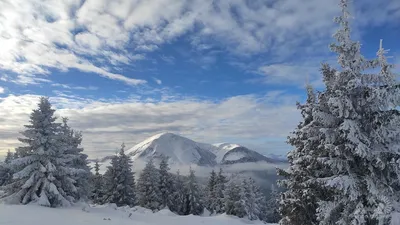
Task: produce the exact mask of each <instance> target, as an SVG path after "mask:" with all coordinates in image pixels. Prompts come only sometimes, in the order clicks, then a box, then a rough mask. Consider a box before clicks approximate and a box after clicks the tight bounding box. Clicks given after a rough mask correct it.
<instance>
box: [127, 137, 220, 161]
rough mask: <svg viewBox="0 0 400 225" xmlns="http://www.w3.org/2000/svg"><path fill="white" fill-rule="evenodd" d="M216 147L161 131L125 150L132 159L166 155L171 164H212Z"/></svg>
mask: <svg viewBox="0 0 400 225" xmlns="http://www.w3.org/2000/svg"><path fill="white" fill-rule="evenodd" d="M215 149H216V147H215V146H213V145H210V144H203V143H198V142H195V141H193V140H190V139H188V138H185V137H182V136H179V135H176V134H173V133H161V134H157V135H155V136H153V137H150V138H148V139H146V140H144V141H143V142H140V143H139V144H137V145H135V146H134V147H132V148H131V149H129V150H127V153H126V154H127V155H130V156H131V157H132V160H133V161H136V160H145V161H147V160H148V159H150V158H153V159H154V160H157V159H159V158H160V157H161V156H167V157H168V158H169V163H170V164H173V165H191V164H196V165H199V166H214V165H216V160H215V158H216V156H215V154H214V153H213V152H214V151H215Z"/></svg>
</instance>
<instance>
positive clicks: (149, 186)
mask: <svg viewBox="0 0 400 225" xmlns="http://www.w3.org/2000/svg"><path fill="white" fill-rule="evenodd" d="M159 184H160V177H159V172H158V171H157V169H156V167H155V166H154V163H153V160H152V159H150V160H149V161H148V162H147V164H146V166H145V167H144V169H143V171H142V173H141V174H140V176H139V179H138V182H137V194H138V203H139V205H140V206H142V207H144V208H148V209H151V210H153V211H155V210H159V209H160V208H161V206H162V197H161V191H160V188H159Z"/></svg>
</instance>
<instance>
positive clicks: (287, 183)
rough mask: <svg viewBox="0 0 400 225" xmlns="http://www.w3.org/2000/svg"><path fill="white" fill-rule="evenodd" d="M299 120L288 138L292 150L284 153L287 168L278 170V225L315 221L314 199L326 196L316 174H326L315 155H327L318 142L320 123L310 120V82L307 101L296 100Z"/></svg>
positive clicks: (314, 99) (312, 95)
mask: <svg viewBox="0 0 400 225" xmlns="http://www.w3.org/2000/svg"><path fill="white" fill-rule="evenodd" d="M297 107H298V109H299V110H300V111H301V114H302V117H303V121H302V122H301V123H300V124H299V125H298V127H297V128H296V130H295V131H294V132H293V133H292V135H290V136H289V138H288V143H289V144H291V145H292V146H293V147H294V149H293V150H292V151H290V152H289V153H288V155H287V157H288V161H289V164H290V166H289V168H288V169H286V170H282V169H278V174H279V175H281V176H283V177H284V180H280V181H279V185H281V186H282V187H283V188H284V189H285V191H284V192H283V193H282V195H281V198H280V207H279V212H280V215H281V217H282V219H281V220H280V224H281V225H303V224H310V225H315V224H318V222H317V217H316V210H317V207H318V202H319V201H320V200H323V199H324V198H326V196H329V194H328V193H329V192H328V190H327V188H325V187H321V185H319V182H318V181H317V178H318V177H323V176H329V175H330V174H331V172H330V171H328V170H326V168H325V166H324V165H323V163H322V162H320V161H318V160H317V159H318V157H320V156H327V152H326V151H323V149H322V146H321V145H320V141H319V140H320V136H319V131H318V130H319V127H320V126H321V122H319V121H317V120H315V119H314V116H313V110H314V109H315V108H316V107H317V96H316V94H315V92H314V90H313V88H312V87H311V86H310V85H307V100H306V102H305V103H304V104H300V103H297Z"/></svg>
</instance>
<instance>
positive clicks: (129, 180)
mask: <svg viewBox="0 0 400 225" xmlns="http://www.w3.org/2000/svg"><path fill="white" fill-rule="evenodd" d="M118 164H119V167H118V168H119V171H118V172H119V174H117V182H118V186H117V191H118V193H119V198H118V201H119V204H120V205H129V206H131V207H132V206H134V205H136V203H137V199H136V184H135V175H134V173H133V171H132V160H131V158H130V157H129V156H127V155H126V154H125V144H124V143H122V145H121V150H120V152H119V155H118ZM117 205H118V203H117Z"/></svg>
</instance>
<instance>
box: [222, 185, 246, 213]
mask: <svg viewBox="0 0 400 225" xmlns="http://www.w3.org/2000/svg"><path fill="white" fill-rule="evenodd" d="M240 193H241V187H240V185H239V184H238V182H237V181H236V180H231V181H230V182H229V184H228V185H227V188H226V190H225V193H224V203H225V211H226V214H228V215H234V216H238V217H243V216H244V210H242V207H241V202H240V197H241V195H240Z"/></svg>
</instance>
